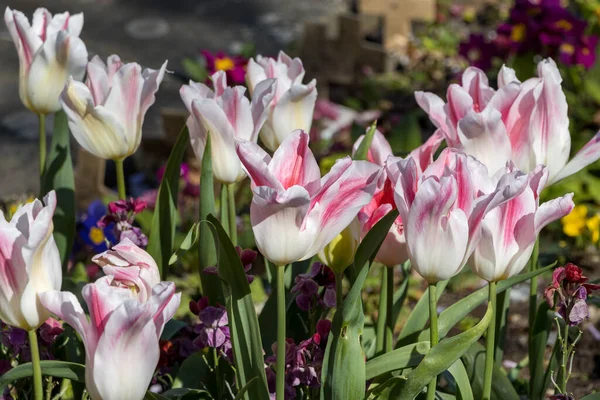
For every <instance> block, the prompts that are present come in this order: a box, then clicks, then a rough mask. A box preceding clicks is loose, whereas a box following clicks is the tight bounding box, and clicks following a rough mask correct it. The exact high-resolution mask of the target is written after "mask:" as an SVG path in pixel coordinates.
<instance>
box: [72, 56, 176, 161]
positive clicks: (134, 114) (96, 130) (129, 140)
mask: <svg viewBox="0 0 600 400" xmlns="http://www.w3.org/2000/svg"><path fill="white" fill-rule="evenodd" d="M166 68H167V62H166V61H165V62H164V64H163V65H162V67H161V68H160V69H159V70H153V69H145V70H144V71H142V67H141V66H140V65H139V64H136V63H128V64H123V62H122V61H121V59H120V58H119V57H118V56H116V55H112V56H110V57H108V65H107V64H104V62H103V61H102V60H101V59H100V58H99V57H98V56H95V57H94V58H92V61H90V62H89V63H88V64H87V80H86V82H85V84H83V83H81V82H76V81H74V80H73V79H69V81H68V82H67V85H66V86H65V89H64V91H63V92H62V94H61V96H60V101H61V103H62V106H63V109H64V111H65V113H66V114H67V118H68V119H69V128H70V129H71V133H72V134H73V136H74V137H75V139H76V140H77V142H78V143H79V144H80V145H81V147H83V148H84V149H86V150H87V151H89V152H90V153H92V154H93V155H95V156H96V157H99V158H103V159H105V160H123V159H124V158H126V157H128V156H130V155H132V154H133V153H135V151H136V150H137V149H138V147H139V145H140V142H141V140H142V125H143V123H144V116H145V115H146V111H148V108H150V106H151V105H152V104H154V100H155V98H154V95H155V93H156V92H157V91H158V87H159V85H160V83H161V82H162V80H163V77H164V74H165V71H166Z"/></svg>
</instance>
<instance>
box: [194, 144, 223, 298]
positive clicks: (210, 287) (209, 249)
mask: <svg viewBox="0 0 600 400" xmlns="http://www.w3.org/2000/svg"><path fill="white" fill-rule="evenodd" d="M210 143H211V141H210V135H207V138H206V147H205V148H204V155H203V157H202V171H201V173H200V207H199V209H200V221H206V218H207V217H208V215H209V214H213V215H214V214H215V186H214V178H213V169H212V153H211V144H210ZM198 235H199V241H200V243H201V244H202V245H201V246H198V262H199V273H200V282H201V285H202V295H203V296H206V297H208V299H209V301H210V304H213V305H214V304H216V303H220V304H223V303H225V297H224V296H223V290H222V286H221V282H219V277H218V276H215V275H211V274H203V273H202V271H203V270H204V268H206V267H212V266H215V265H216V264H217V250H216V248H215V245H214V242H213V241H212V240H210V239H209V238H210V237H211V236H212V234H211V232H210V227H209V226H208V225H207V224H200V228H199V231H198Z"/></svg>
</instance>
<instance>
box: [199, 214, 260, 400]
mask: <svg viewBox="0 0 600 400" xmlns="http://www.w3.org/2000/svg"><path fill="white" fill-rule="evenodd" d="M207 220H208V225H209V227H210V230H211V232H212V234H213V238H214V243H215V247H216V248H217V262H218V263H217V265H218V268H217V272H218V275H219V277H220V278H221V279H222V280H223V281H224V287H225V290H224V293H225V297H226V305H227V315H228V317H229V331H230V332H231V344H232V347H233V355H234V360H235V372H236V377H237V385H238V387H245V386H246V385H248V383H249V382H250V381H252V379H253V378H255V377H257V378H258V381H257V382H254V383H253V384H252V385H249V388H248V391H247V392H246V393H245V394H244V399H247V400H250V399H268V398H269V391H268V388H267V378H266V375H265V368H264V359H263V350H262V346H261V343H262V341H261V337H260V329H259V327H258V318H257V316H256V311H255V309H254V303H253V302H252V294H251V293H250V285H249V284H248V280H247V278H246V272H245V271H244V266H243V265H242V261H241V260H240V257H239V256H238V254H237V252H236V251H235V247H234V246H233V243H231V240H230V239H229V236H228V235H227V233H226V232H225V230H224V229H223V227H222V226H221V224H220V223H219V221H218V220H217V219H216V218H215V217H214V216H213V215H208V217H207Z"/></svg>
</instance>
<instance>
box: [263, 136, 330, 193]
mask: <svg viewBox="0 0 600 400" xmlns="http://www.w3.org/2000/svg"><path fill="white" fill-rule="evenodd" d="M308 142H309V137H308V134H307V133H306V132H303V131H301V130H297V131H295V132H292V133H291V134H290V135H289V136H288V137H287V138H285V140H284V141H283V143H281V146H279V148H278V149H277V151H276V152H275V154H273V159H272V160H271V162H270V163H269V166H268V169H269V171H270V172H271V174H273V176H274V177H275V178H276V179H277V180H278V181H279V182H280V183H281V185H282V186H283V188H284V189H288V188H290V187H292V186H294V185H299V186H302V187H304V188H306V189H307V190H308V193H309V194H310V195H311V196H312V195H314V194H316V192H317V190H318V189H319V187H320V179H321V171H320V169H319V164H318V163H317V160H316V159H315V157H314V155H313V153H312V151H310V148H309V147H308Z"/></svg>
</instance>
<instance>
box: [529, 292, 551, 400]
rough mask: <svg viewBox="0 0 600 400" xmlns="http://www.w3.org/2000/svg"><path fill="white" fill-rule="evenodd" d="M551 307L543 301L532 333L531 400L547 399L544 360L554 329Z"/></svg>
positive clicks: (530, 352)
mask: <svg viewBox="0 0 600 400" xmlns="http://www.w3.org/2000/svg"><path fill="white" fill-rule="evenodd" d="M549 311H550V307H549V306H548V303H546V302H545V301H543V302H542V303H540V305H539V307H538V310H537V313H536V314H535V323H534V325H533V330H532V331H531V333H532V336H531V344H530V346H531V347H530V348H529V375H530V379H529V398H530V399H531V400H544V399H545V398H546V385H545V379H544V378H545V372H546V371H545V369H544V359H545V356H546V346H547V345H548V334H549V333H550V330H551V328H552V319H551V318H549V317H548V312H549Z"/></svg>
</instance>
